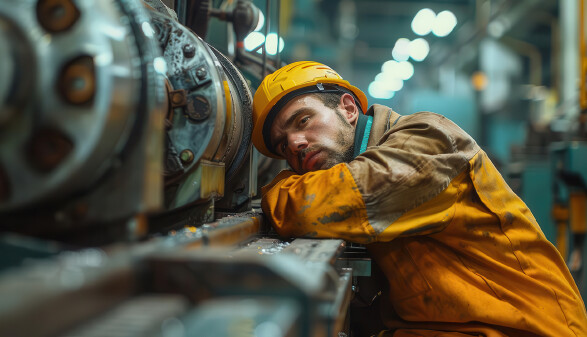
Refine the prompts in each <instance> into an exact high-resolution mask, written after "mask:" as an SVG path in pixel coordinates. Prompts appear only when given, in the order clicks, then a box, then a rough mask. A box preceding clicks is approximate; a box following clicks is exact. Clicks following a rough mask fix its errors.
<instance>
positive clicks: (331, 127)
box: [271, 94, 358, 174]
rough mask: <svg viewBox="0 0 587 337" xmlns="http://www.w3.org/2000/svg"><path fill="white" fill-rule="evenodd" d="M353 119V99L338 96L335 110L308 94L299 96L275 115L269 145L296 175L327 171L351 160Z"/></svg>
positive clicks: (355, 115) (348, 96) (356, 113)
mask: <svg viewBox="0 0 587 337" xmlns="http://www.w3.org/2000/svg"><path fill="white" fill-rule="evenodd" d="M345 102H346V103H345ZM351 103H352V106H351ZM353 106H354V109H355V111H354V112H353V111H351V110H352V109H353V108H352V107H353ZM357 117H358V111H357V110H356V106H355V105H354V100H353V99H352V96H350V95H348V94H345V95H343V97H341V103H340V104H339V106H338V107H337V108H336V109H332V108H329V107H327V106H325V105H324V103H322V101H321V100H320V99H318V98H316V97H315V96H314V95H312V94H306V95H301V96H299V97H296V98H294V99H292V100H291V101H289V102H288V103H287V104H286V105H285V106H284V107H283V109H281V111H280V112H279V113H278V114H277V116H276V118H275V120H274V122H273V125H272V126H271V142H272V144H273V146H274V150H275V152H276V153H278V154H279V155H281V156H283V157H284V158H285V159H286V160H287V163H288V164H289V165H290V166H291V168H292V169H293V170H294V171H296V172H297V173H299V174H304V173H306V172H310V171H316V170H323V169H327V168H330V167H332V166H334V165H336V164H339V163H341V162H346V161H350V160H352V155H353V142H354V138H355V132H354V130H355V125H356V119H357Z"/></svg>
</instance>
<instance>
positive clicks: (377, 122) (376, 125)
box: [366, 104, 401, 146]
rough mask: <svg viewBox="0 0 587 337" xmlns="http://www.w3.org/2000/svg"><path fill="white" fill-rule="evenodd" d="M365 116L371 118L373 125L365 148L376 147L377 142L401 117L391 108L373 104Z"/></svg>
mask: <svg viewBox="0 0 587 337" xmlns="http://www.w3.org/2000/svg"><path fill="white" fill-rule="evenodd" d="M366 115H369V116H373V125H372V126H371V135H370V136H369V141H368V142H367V146H374V145H377V142H378V141H379V139H381V137H383V134H384V133H386V132H387V131H389V129H391V127H392V126H394V125H395V124H396V123H397V121H398V119H399V118H400V117H401V115H400V114H398V113H397V112H395V111H393V110H392V109H391V108H389V107H386V106H385V105H380V104H373V105H372V106H371V107H370V108H369V110H367V112H366Z"/></svg>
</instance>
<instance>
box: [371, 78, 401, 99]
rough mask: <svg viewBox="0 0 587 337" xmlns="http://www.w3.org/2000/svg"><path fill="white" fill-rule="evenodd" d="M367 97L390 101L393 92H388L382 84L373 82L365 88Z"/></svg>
mask: <svg viewBox="0 0 587 337" xmlns="http://www.w3.org/2000/svg"><path fill="white" fill-rule="evenodd" d="M367 92H368V93H369V96H371V97H373V98H379V99H390V98H392V97H393V96H394V95H395V91H392V90H389V89H387V88H386V87H385V84H384V83H383V82H379V81H373V82H371V83H370V84H369V87H368V88H367Z"/></svg>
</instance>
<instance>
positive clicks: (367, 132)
mask: <svg viewBox="0 0 587 337" xmlns="http://www.w3.org/2000/svg"><path fill="white" fill-rule="evenodd" d="M367 117H368V118H369V119H367V125H365V132H364V133H363V140H362V141H361V151H360V152H359V154H361V153H363V152H365V150H367V142H369V136H370V135H371V124H373V116H367Z"/></svg>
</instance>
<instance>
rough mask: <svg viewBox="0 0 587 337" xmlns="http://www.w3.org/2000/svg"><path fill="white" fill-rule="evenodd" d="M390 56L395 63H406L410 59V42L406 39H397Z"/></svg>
mask: <svg viewBox="0 0 587 337" xmlns="http://www.w3.org/2000/svg"><path fill="white" fill-rule="evenodd" d="M391 55H392V56H393V58H394V59H395V60H396V61H407V60H408V58H409V57H410V40H408V39H406V38H400V39H397V41H396V42H395V46H394V47H393V50H392V51H391Z"/></svg>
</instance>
